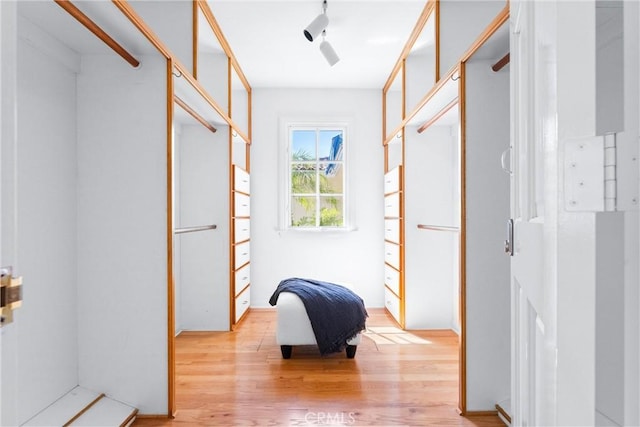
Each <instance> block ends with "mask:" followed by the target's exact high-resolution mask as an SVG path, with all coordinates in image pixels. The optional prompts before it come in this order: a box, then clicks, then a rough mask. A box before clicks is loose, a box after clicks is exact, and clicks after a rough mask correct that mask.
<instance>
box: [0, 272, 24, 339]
mask: <svg viewBox="0 0 640 427" xmlns="http://www.w3.org/2000/svg"><path fill="white" fill-rule="evenodd" d="M21 305H22V277H13V269H12V268H11V267H2V268H0V327H2V326H4V325H7V324H9V323H11V322H13V310H15V309H16V308H18V307H20V306H21Z"/></svg>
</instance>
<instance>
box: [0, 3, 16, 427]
mask: <svg viewBox="0 0 640 427" xmlns="http://www.w3.org/2000/svg"><path fill="white" fill-rule="evenodd" d="M16 30H17V25H16V2H12V1H0V95H1V96H0V102H1V104H0V129H1V131H0V182H1V185H0V267H4V266H13V267H16V259H15V248H16V245H15V230H16V215H15V207H16V192H15V186H16V180H15V175H14V172H15V170H16V164H15V162H16V160H15V159H16V157H15V154H16V112H15V111H16V110H15V100H16V64H17V61H16V46H17V45H16V40H17V39H16ZM16 346H17V339H16V333H15V324H9V325H6V326H4V327H2V328H1V329H0V425H2V426H5V425H6V426H9V425H15V424H16V418H15V416H16V413H15V410H16V403H17V402H16V401H15V396H16V394H17V393H16V392H15V387H16V386H17V385H18V382H17V380H16V378H15V372H16V369H15V363H16V358H17V347H16Z"/></svg>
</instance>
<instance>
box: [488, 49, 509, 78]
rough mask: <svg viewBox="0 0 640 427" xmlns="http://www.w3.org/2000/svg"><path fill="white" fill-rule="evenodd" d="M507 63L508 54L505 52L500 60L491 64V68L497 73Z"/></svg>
mask: <svg viewBox="0 0 640 427" xmlns="http://www.w3.org/2000/svg"><path fill="white" fill-rule="evenodd" d="M508 63H509V54H508V53H507V54H506V55H505V56H503V57H502V59H501V60H499V61H498V62H496V63H495V64H493V65H492V66H491V69H492V70H493V71H495V72H496V73H497V72H498V71H500V70H502V69H503V68H504V66H505V65H507V64H508Z"/></svg>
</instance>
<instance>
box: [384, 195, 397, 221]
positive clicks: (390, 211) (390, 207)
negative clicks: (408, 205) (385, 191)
mask: <svg viewBox="0 0 640 427" xmlns="http://www.w3.org/2000/svg"><path fill="white" fill-rule="evenodd" d="M384 216H385V217H389V218H399V217H400V193H393V194H390V195H388V196H386V197H385V198H384Z"/></svg>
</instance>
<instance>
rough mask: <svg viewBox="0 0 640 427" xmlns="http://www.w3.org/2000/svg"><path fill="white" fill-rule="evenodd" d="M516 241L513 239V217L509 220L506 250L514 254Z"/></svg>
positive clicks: (507, 252)
mask: <svg viewBox="0 0 640 427" xmlns="http://www.w3.org/2000/svg"><path fill="white" fill-rule="evenodd" d="M514 246H515V245H514V241H513V219H509V220H508V221H507V240H505V241H504V252H505V253H506V254H509V256H513V253H514Z"/></svg>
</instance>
